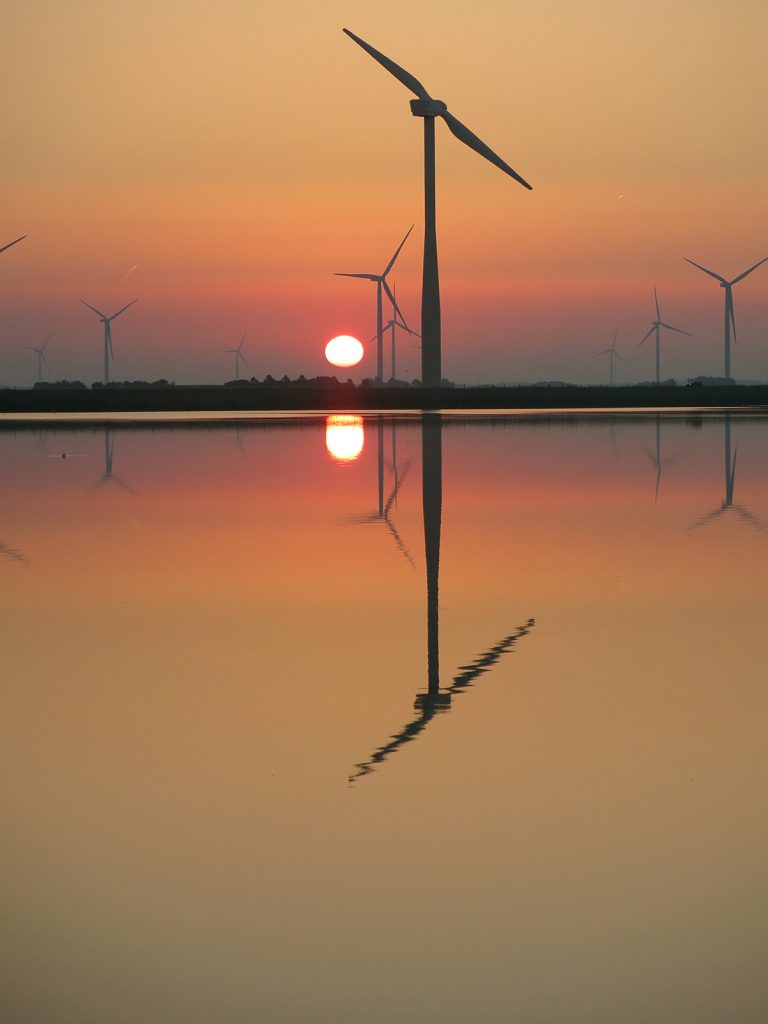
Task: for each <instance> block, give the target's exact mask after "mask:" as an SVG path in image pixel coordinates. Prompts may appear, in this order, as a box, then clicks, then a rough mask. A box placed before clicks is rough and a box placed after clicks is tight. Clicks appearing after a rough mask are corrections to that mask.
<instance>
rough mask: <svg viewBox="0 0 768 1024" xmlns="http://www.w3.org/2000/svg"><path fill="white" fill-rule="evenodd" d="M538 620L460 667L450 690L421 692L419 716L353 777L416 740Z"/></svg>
mask: <svg viewBox="0 0 768 1024" xmlns="http://www.w3.org/2000/svg"><path fill="white" fill-rule="evenodd" d="M534 622H535V620H534V619H529V620H528V621H527V622H526V624H525V625H524V626H520V628H519V629H517V630H515V632H514V633H511V634H510V635H509V636H506V637H504V639H503V640H500V641H499V643H497V644H494V646H493V647H491V648H489V649H488V650H487V651H486V652H485V653H484V654H481V655H480V656H479V657H478V658H476V659H475V661H473V662H472V663H471V664H470V665H467V666H464V667H463V668H462V669H460V674H459V675H457V676H455V677H454V680H453V682H452V683H451V685H450V687H449V688H448V690H446V691H444V692H443V693H422V694H419V696H418V697H417V698H416V704H415V707H416V708H417V709H418V710H419V711H420V712H421V714H420V716H419V718H416V719H414V720H413V721H412V722H408V723H407V725H404V726H403V728H402V729H401V730H400V731H399V732H397V733H395V734H394V735H393V736H392V737H391V738H390V740H389V742H388V743H385V744H384V745H383V746H381V747H378V748H377V749H376V750H374V752H373V754H371V756H370V757H369V759H368V760H367V761H361V762H360V763H359V764H356V765H355V768H356V769H357V771H355V772H353V773H352V775H350V777H349V781H350V782H354V781H355V780H356V779H359V778H362V776H363V775H369V774H370V773H371V772H372V771H373V770H374V769H375V767H376V765H377V764H381V762H382V761H385V760H386V759H387V758H388V757H389V755H390V754H394V753H395V751H397V750H399V749H400V747H402V746H403V745H404V744H406V743H410V742H412V741H413V740H415V739H416V737H417V736H418V735H419V733H420V732H422V731H423V730H424V729H425V728H426V727H427V725H428V724H429V722H431V720H432V719H433V718H434V716H435V715H436V714H437V713H438V712H443V711H447V710H449V708H450V706H451V696H452V695H453V694H459V693H461V692H462V690H465V689H468V688H469V687H470V686H471V685H472V683H473V682H474V681H475V680H476V679H477V678H478V677H479V676H481V675H482V674H483V673H484V672H487V671H488V669H489V668H491V667H492V666H493V665H495V664H496V662H497V661H498V660H499V658H500V657H501V656H502V655H503V654H506V652H507V651H509V650H510V649H511V648H512V647H513V646H514V644H515V643H516V641H517V640H519V639H520V638H521V637H523V636H525V635H526V634H527V633H529V632H530V630H531V629H532V627H533V625H534Z"/></svg>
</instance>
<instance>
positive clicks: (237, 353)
mask: <svg viewBox="0 0 768 1024" xmlns="http://www.w3.org/2000/svg"><path fill="white" fill-rule="evenodd" d="M247 333H248V332H247V331H243V336H242V338H241V339H240V344H239V345H238V346H237V348H225V349H224V351H225V352H226V353H228V354H229V355H234V357H235V380H240V360H241V359H242V360H243V362H244V363H245V365H246V366H250V365H251V364H250V363H249V362H248V360H247V359H246V358H245V356H244V355H243V342H244V341H245V336H246V334H247Z"/></svg>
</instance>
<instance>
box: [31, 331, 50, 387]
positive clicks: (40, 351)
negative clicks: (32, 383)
mask: <svg viewBox="0 0 768 1024" xmlns="http://www.w3.org/2000/svg"><path fill="white" fill-rule="evenodd" d="M50 340H51V335H50V334H49V335H48V337H47V338H46V339H45V341H44V342H43V344H42V345H30V346H29V347H30V349H31V351H32V352H34V353H36V355H37V379H38V381H41V380H42V379H43V363H45V365H46V366H48V360H47V359H46V358H45V350H46V348H47V347H48V342H49V341H50Z"/></svg>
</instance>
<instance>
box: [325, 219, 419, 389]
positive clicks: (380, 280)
mask: <svg viewBox="0 0 768 1024" xmlns="http://www.w3.org/2000/svg"><path fill="white" fill-rule="evenodd" d="M412 231H413V225H411V226H410V227H409V228H408V231H407V232H406V234H405V238H404V239H403V240H402V242H401V243H400V245H398V247H397V248H396V249H395V254H394V256H393V257H392V259H391V260H390V261H389V263H388V264H387V265H386V267H385V268H384V270H383V272H382V273H381V274H336V275H335V276H336V277H358V278H362V279H363V280H365V281H375V282H376V338H377V343H376V383H377V384H381V382H382V380H383V379H384V310H383V305H382V303H383V295H382V291H385V292H386V293H387V297H388V299H389V301H390V302H391V303H392V307H393V309H394V311H395V316H399V317H400V319H401V320H402V321H403V323H405V317H404V316H403V314H402V313H401V312H400V310H399V309H398V306H397V302H396V301H395V296H394V295H393V294H392V290H391V289H390V287H389V285H388V284H387V274H388V273H389V272H390V270H391V269H392V267H393V266H394V265H395V260H396V259H397V257H398V256H399V255H400V250H401V249H402V248H403V246H404V245H405V243H406V241H407V240H408V235H410V233H411V232H412Z"/></svg>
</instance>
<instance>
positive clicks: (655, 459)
mask: <svg viewBox="0 0 768 1024" xmlns="http://www.w3.org/2000/svg"><path fill="white" fill-rule="evenodd" d="M643 448H644V449H645V454H646V455H647V456H648V458H649V459H650V460H651V464H652V465H653V466H654V468H655V469H656V490H655V494H654V499H653V503H654V505H655V504H656V502H657V501H658V500H659V488H660V487H661V467H662V466H670V465H672V463H673V462H677V458H676V457H674V456H672V457H671V458H668V459H662V457H661V414H660V413H656V453H655V454H654V453H653V452H650V451H649V450H648V449H647V448H645V445H643Z"/></svg>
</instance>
